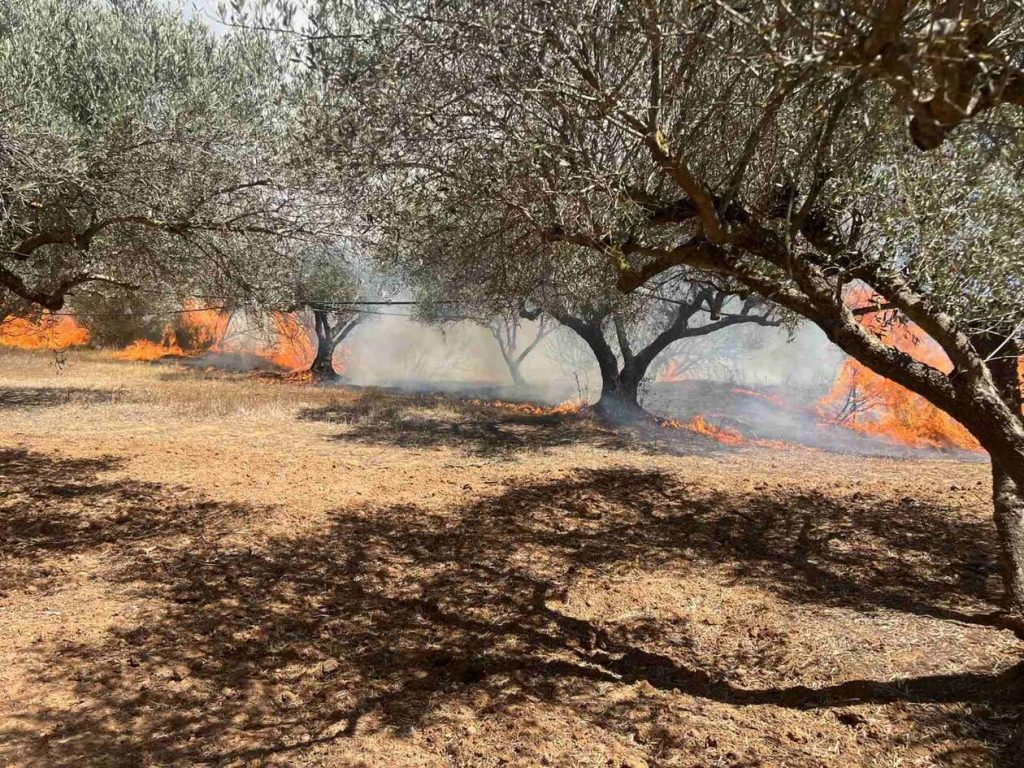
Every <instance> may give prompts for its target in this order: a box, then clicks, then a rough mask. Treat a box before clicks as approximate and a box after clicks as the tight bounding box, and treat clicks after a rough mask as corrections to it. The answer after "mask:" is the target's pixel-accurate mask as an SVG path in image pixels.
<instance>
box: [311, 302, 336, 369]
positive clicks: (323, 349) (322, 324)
mask: <svg viewBox="0 0 1024 768" xmlns="http://www.w3.org/2000/svg"><path fill="white" fill-rule="evenodd" d="M313 320H314V326H315V329H316V356H315V357H314V358H313V363H312V364H311V365H310V366H309V372H310V373H312V374H313V378H314V379H316V380H317V381H334V380H335V379H337V378H338V374H337V372H336V371H335V370H334V347H335V346H336V344H337V342H336V341H335V337H334V333H333V332H332V329H331V324H330V321H329V319H328V317H327V313H326V312H325V311H323V310H320V309H315V310H313Z"/></svg>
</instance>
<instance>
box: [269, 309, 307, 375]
mask: <svg viewBox="0 0 1024 768" xmlns="http://www.w3.org/2000/svg"><path fill="white" fill-rule="evenodd" d="M271 323H272V325H273V331H274V338H273V341H272V342H271V343H270V346H268V347H266V348H263V349H259V350H257V352H256V354H258V355H259V356H260V357H262V358H264V359H266V360H269V361H270V362H272V363H273V364H274V365H276V366H277V367H278V368H284V369H285V370H286V371H292V372H294V371H302V370H305V369H306V368H309V366H310V365H312V364H313V358H314V357H315V356H316V345H315V344H314V343H313V340H312V339H311V338H310V335H309V330H308V329H307V328H305V327H304V326H303V325H302V323H301V322H299V320H298V318H296V316H295V315H294V314H285V313H283V312H278V313H274V314H273V315H271Z"/></svg>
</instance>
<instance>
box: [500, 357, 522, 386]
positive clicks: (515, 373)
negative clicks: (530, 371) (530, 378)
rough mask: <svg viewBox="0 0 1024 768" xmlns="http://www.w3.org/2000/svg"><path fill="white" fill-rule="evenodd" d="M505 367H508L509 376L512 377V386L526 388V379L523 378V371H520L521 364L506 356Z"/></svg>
mask: <svg viewBox="0 0 1024 768" xmlns="http://www.w3.org/2000/svg"><path fill="white" fill-rule="evenodd" d="M505 365H507V366H508V373H509V376H511V377H512V386H514V387H525V386H526V379H524V378H523V373H522V371H520V370H519V363H517V362H516V361H515V360H514V359H512V358H511V357H508V356H507V355H506V356H505Z"/></svg>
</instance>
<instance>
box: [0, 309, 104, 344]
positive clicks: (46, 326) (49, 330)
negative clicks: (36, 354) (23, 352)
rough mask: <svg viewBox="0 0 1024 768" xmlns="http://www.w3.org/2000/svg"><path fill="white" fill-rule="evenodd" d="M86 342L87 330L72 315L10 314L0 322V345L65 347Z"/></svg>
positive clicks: (87, 340)
mask: <svg viewBox="0 0 1024 768" xmlns="http://www.w3.org/2000/svg"><path fill="white" fill-rule="evenodd" d="M88 343H89V331H88V330H87V329H85V328H83V327H82V326H80V325H79V324H78V323H77V322H75V319H74V318H73V317H66V316H61V317H54V316H53V315H51V314H49V313H45V314H44V315H43V316H42V318H40V319H39V320H38V321H36V322H33V321H31V320H26V319H24V318H21V317H13V318H10V319H9V320H6V321H4V322H3V323H0V345H2V346H5V347H15V348H17V349H67V348H68V347H80V346H82V345H83V344H88Z"/></svg>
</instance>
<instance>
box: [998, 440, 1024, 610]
mask: <svg viewBox="0 0 1024 768" xmlns="http://www.w3.org/2000/svg"><path fill="white" fill-rule="evenodd" d="M992 505H993V507H994V511H995V521H996V531H997V532H998V535H999V560H1000V566H1001V567H1002V574H1003V584H1004V585H1005V589H1006V603H1007V606H1006V607H1007V610H1008V612H1009V613H1010V614H1011V616H1012V617H1013V618H1014V619H1015V620H1016V621H1018V622H1024V493H1022V492H1021V490H1020V489H1019V488H1018V487H1017V484H1016V483H1015V482H1013V479H1012V478H1011V477H1010V476H1009V475H1008V474H1007V473H1006V470H1005V469H1004V468H1003V467H1002V466H1001V465H1000V464H999V462H998V461H995V460H993V461H992Z"/></svg>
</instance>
